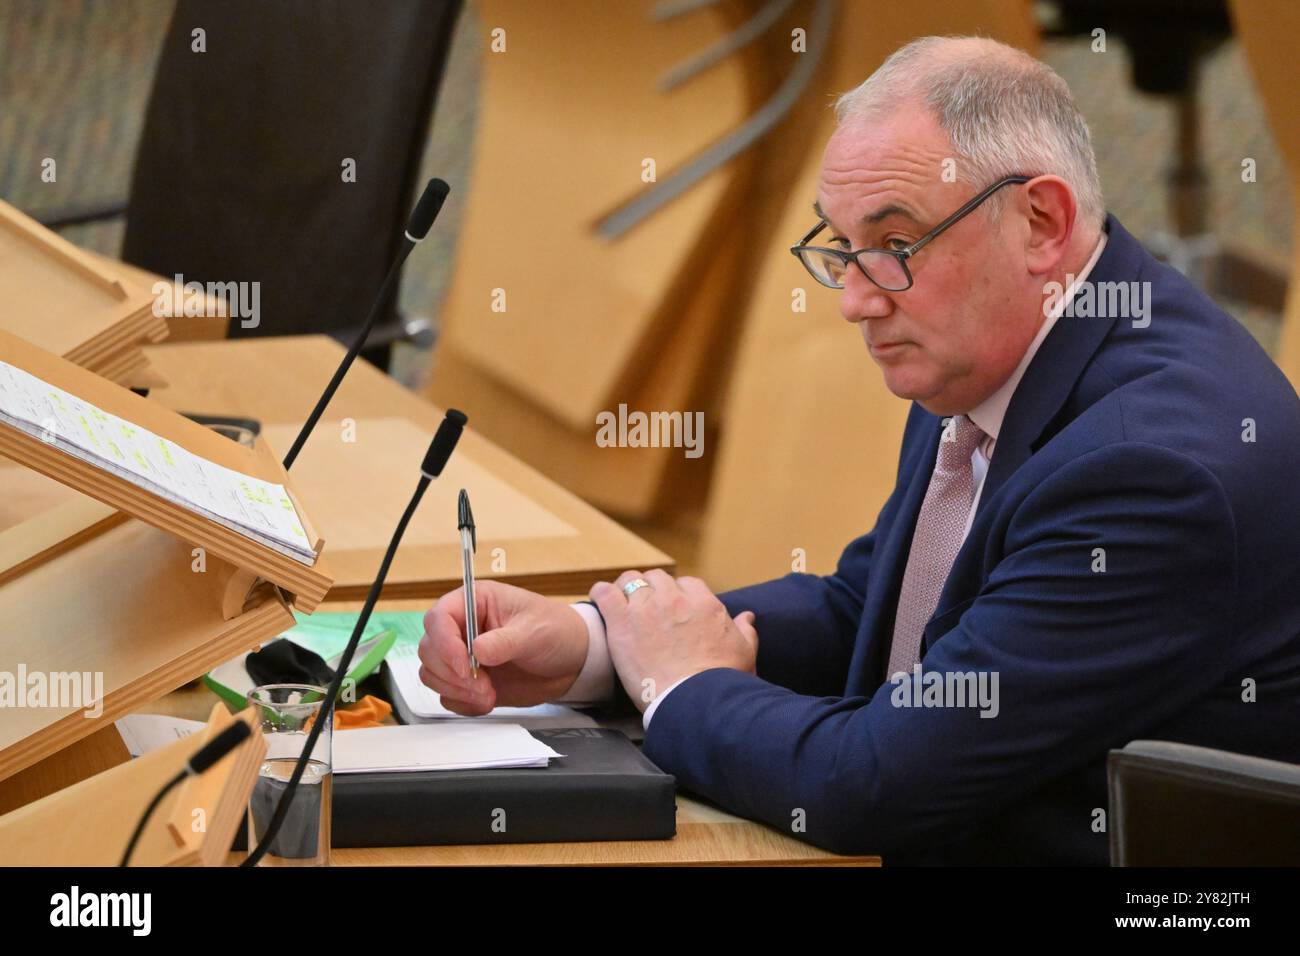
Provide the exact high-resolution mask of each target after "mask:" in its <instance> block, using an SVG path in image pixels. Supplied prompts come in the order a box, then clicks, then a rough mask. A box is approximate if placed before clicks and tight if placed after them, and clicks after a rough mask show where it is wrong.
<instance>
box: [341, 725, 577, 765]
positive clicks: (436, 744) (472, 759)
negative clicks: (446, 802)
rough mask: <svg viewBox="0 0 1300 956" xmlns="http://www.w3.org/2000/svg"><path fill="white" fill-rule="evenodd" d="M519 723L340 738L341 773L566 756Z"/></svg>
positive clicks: (365, 732) (346, 733) (383, 730)
mask: <svg viewBox="0 0 1300 956" xmlns="http://www.w3.org/2000/svg"><path fill="white" fill-rule="evenodd" d="M563 756H564V755H563V754H560V753H556V752H555V751H554V750H552V749H551V748H550V747H548V746H546V744H544V743H542V742H541V741H540V740H538V739H537V738H536V737H534V736H533V735H532V734H530V733H529V732H528V731H526V730H524V728H522V727H520V726H519V725H518V724H507V723H502V722H499V721H466V722H457V723H454V722H451V721H445V722H440V723H436V724H413V725H411V726H409V727H363V728H360V729H358V730H341V731H339V732H337V733H336V734H335V735H334V772H335V773H372V772H380V771H382V772H386V773H390V772H397V771H410V772H416V771H423V770H495V769H500V768H506V767H545V766H546V765H547V763H548V762H549V761H550V759H551V758H552V757H563Z"/></svg>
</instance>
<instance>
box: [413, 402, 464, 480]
mask: <svg viewBox="0 0 1300 956" xmlns="http://www.w3.org/2000/svg"><path fill="white" fill-rule="evenodd" d="M468 421H469V419H468V418H466V417H465V413H464V412H459V411H457V410H456V409H454V408H449V409H447V415H446V417H445V418H443V420H442V424H441V425H439V426H438V431H437V434H435V435H434V436H433V441H432V442H430V443H429V450H428V452H426V453H425V456H424V461H423V462H422V463H421V464H420V474H422V475H425V476H426V477H428V478H437V477H438V476H439V475H441V474H442V469H443V466H444V465H446V464H447V459H448V458H450V457H451V451H452V449H453V448H455V447H456V442H458V441H460V433H461V432H462V431H464V430H465V424H466V423H467V422H468Z"/></svg>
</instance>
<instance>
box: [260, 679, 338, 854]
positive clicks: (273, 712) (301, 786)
mask: <svg viewBox="0 0 1300 956" xmlns="http://www.w3.org/2000/svg"><path fill="white" fill-rule="evenodd" d="M326 693H327V690H326V688H324V687H313V686H311V685H310V684H263V685H262V686H260V687H254V688H253V689H252V690H250V691H249V692H248V694H247V698H248V703H249V705H250V706H251V707H253V709H254V713H255V714H256V717H257V720H258V722H259V723H260V724H261V727H262V735H263V736H264V737H265V738H266V756H265V757H264V758H263V759H262V766H261V769H260V771H259V773H258V777H257V784H256V785H255V786H254V787H253V795H252V797H251V798H250V799H249V801H248V849H249V852H250V853H251V852H252V850H253V847H255V846H257V844H258V841H259V840H261V838H262V834H263V833H265V832H266V829H267V825H268V824H269V823H270V820H271V815H272V814H274V813H275V808H276V806H277V805H278V804H279V803H280V798H281V797H282V796H283V795H284V792H285V789H286V788H287V787H288V784H289V778H290V777H291V776H292V775H293V768H294V765H295V764H296V763H297V762H298V758H299V757H301V756H302V753H303V748H305V747H306V746H307V735H308V734H309V733H310V732H311V728H312V725H313V724H314V723H315V722H316V720H317V718H318V717H319V716H320V711H321V707H322V705H323V704H324V703H325V695H326ZM333 722H334V721H333V719H331V720H330V724H333ZM332 731H333V727H332V726H329V725H326V726H325V727H324V728H323V729H322V730H321V733H320V736H319V737H318V738H316V745H315V747H313V748H312V753H311V759H310V760H309V761H308V763H307V766H306V769H305V770H304V771H303V775H302V779H301V780H300V781H299V782H298V788H297V790H296V791H295V792H294V795H293V802H292V803H291V804H290V805H289V808H288V811H287V812H286V813H285V815H284V820H283V821H282V822H281V824H280V830H279V832H278V833H277V834H276V835H275V839H274V840H272V841H271V846H270V848H269V849H268V850H267V852H266V855H265V856H263V857H262V860H261V863H260V864H259V865H260V866H329V860H330V795H331V789H332V785H333V773H332V767H333V763H332V760H331V755H332V750H331V745H332V742H333V733H332Z"/></svg>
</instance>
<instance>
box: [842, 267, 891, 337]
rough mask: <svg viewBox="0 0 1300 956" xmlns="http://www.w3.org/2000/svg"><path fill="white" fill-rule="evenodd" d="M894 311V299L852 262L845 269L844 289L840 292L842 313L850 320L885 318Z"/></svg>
mask: <svg viewBox="0 0 1300 956" xmlns="http://www.w3.org/2000/svg"><path fill="white" fill-rule="evenodd" d="M892 311H894V300H893V299H891V298H890V297H889V293H888V292H885V291H884V290H883V289H881V288H880V286H878V285H876V284H875V283H874V282H872V281H871V280H870V279H868V278H867V277H866V276H865V275H864V274H863V272H862V270H861V269H859V268H858V267H857V266H855V265H853V264H852V263H850V264H849V267H848V268H847V269H845V270H844V291H843V292H841V293H840V314H841V315H843V316H844V318H845V319H846V320H847V321H849V322H854V323H856V322H861V321H862V320H863V319H883V318H884V317H885V316H887V315H889V313H890V312H892Z"/></svg>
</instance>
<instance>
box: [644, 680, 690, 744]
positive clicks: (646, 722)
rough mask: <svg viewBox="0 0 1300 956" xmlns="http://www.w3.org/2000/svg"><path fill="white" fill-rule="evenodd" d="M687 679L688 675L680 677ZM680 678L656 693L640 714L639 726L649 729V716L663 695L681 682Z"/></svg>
mask: <svg viewBox="0 0 1300 956" xmlns="http://www.w3.org/2000/svg"><path fill="white" fill-rule="evenodd" d="M694 676H695V675H694V674H692V675H691V677H694ZM689 679H690V678H688V677H683V678H682V680H689ZM682 680H679V681H674V682H673V685H672V687H669V688H668V689H667V690H666V691H664V692H663V693H662V694H660V695H658V696H657V697H655V699H654V700H652V701H650V706H649V707H647V708H646V709H645V713H644V714H642V715H641V726H642V727H644V728H645V729H646V730H649V729H650V718H651V717H652V716H653V715H654V712H655V708H656V707H658V706H659V704H660V703H662V701H663V699H664V698H665V697H667V696H668V695H669V694H671V693H672V692H673V687H676V686H677V685H678V684H680V683H681V682H682Z"/></svg>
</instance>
